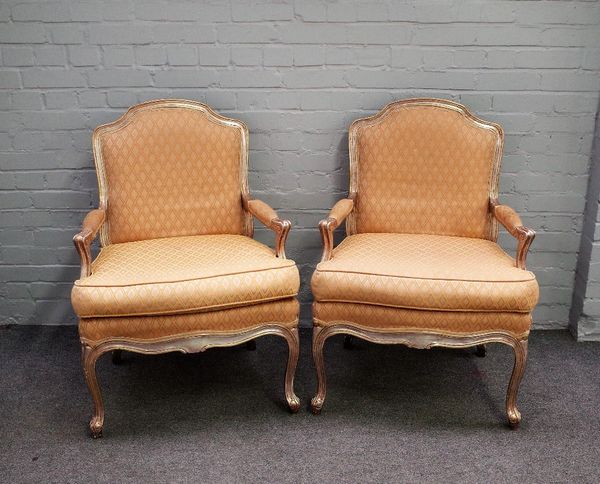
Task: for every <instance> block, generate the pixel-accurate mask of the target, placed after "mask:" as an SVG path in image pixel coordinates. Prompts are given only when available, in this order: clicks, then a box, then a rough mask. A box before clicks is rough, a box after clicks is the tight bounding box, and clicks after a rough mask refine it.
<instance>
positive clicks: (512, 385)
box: [311, 323, 527, 428]
mask: <svg viewBox="0 0 600 484" xmlns="http://www.w3.org/2000/svg"><path fill="white" fill-rule="evenodd" d="M336 334H345V335H350V336H355V337H357V338H361V339H364V340H367V341H370V342H371V343H378V344H402V345H405V346H408V347H410V348H416V349H430V348H433V347H445V348H467V347H471V346H479V345H485V344H488V343H502V344H505V345H508V346H510V347H512V348H513V351H514V354H515V362H514V367H513V372H512V375H511V378H510V382H509V385H508V390H507V394H506V414H507V418H508V422H509V425H510V426H511V427H513V428H516V427H518V426H519V424H520V422H521V413H520V412H519V410H518V409H517V393H518V390H519V385H520V383H521V379H522V378H523V373H524V371H525V362H526V360H527V338H523V339H519V338H516V337H515V336H513V335H512V334H510V333H507V332H503V331H493V332H487V333H477V334H470V335H462V334H447V333H446V334H444V333H437V332H433V331H380V330H370V329H366V328H363V327H359V326H356V325H353V324H350V323H339V324H333V325H331V326H325V327H321V326H315V327H314V328H313V358H314V362H315V367H316V370H317V380H318V383H317V394H316V395H315V396H314V397H313V399H312V400H311V409H312V411H313V413H315V414H318V413H320V412H321V409H322V408H323V404H324V402H325V397H326V393H327V388H326V374H325V360H324V355H323V350H324V345H325V341H326V340H327V339H328V338H329V337H331V336H334V335H336Z"/></svg>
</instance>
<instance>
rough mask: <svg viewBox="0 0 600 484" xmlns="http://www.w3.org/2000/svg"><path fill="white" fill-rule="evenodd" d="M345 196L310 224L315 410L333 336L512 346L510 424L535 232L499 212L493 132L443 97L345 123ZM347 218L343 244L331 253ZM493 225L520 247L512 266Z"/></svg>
mask: <svg viewBox="0 0 600 484" xmlns="http://www.w3.org/2000/svg"><path fill="white" fill-rule="evenodd" d="M349 145H350V194H351V195H350V197H349V198H348V199H344V200H341V201H339V202H338V203H337V204H336V205H335V206H334V207H333V209H332V210H331V212H330V213H329V215H328V217H327V218H326V219H325V220H322V221H321V222H320V224H319V228H320V231H321V236H322V239H323V256H322V258H321V262H320V263H319V264H318V265H317V269H316V271H315V272H314V274H313V277H312V281H311V286H312V291H313V295H314V303H313V322H314V331H313V357H314V360H315V366H316V369H317V377H318V388H317V393H316V395H315V397H314V398H313V399H312V401H311V408H312V411H313V412H314V413H319V412H320V411H321V409H322V407H323V404H324V401H325V396H326V376H325V362H324V353H323V352H324V346H325V342H326V340H327V339H328V338H329V337H330V336H333V335H335V334H345V335H346V338H350V337H358V338H362V339H365V340H368V341H371V342H375V343H388V344H404V345H407V346H410V347H414V348H421V349H428V348H432V347H434V346H446V347H450V348H464V347H469V346H476V347H477V353H478V354H479V355H480V356H483V355H485V346H484V345H485V344H487V343H503V344H506V345H509V346H511V347H512V348H513V350H514V353H515V363H514V368H513V372H512V376H511V378H510V382H509V386H508V391H507V397H506V412H507V417H508V421H509V424H510V425H511V426H512V427H517V426H518V425H519V423H520V421H521V414H520V412H519V410H518V409H517V406H516V398H517V391H518V388H519V384H520V381H521V378H522V376H523V372H524V368H525V361H526V358H527V341H528V336H529V330H530V327H531V312H532V311H533V309H534V307H535V305H536V303H537V300H538V297H539V288H538V284H537V282H536V279H535V276H534V275H533V273H531V272H529V271H527V270H526V269H525V259H526V256H527V251H528V249H529V247H530V245H531V242H532V241H533V238H534V237H535V232H534V231H533V230H531V229H528V228H526V227H524V226H523V223H522V222H521V219H520V218H519V216H518V215H517V214H516V213H515V212H514V210H512V209H511V208H510V207H507V206H505V205H499V204H498V201H497V198H498V178H499V166H500V159H501V156H502V145H503V131H502V128H501V127H500V126H498V125H496V124H493V123H488V122H485V121H483V120H481V119H478V118H476V117H475V116H473V115H472V114H471V113H470V112H469V111H468V110H467V109H466V108H465V107H464V106H462V105H460V104H457V103H454V102H451V101H446V100H441V99H410V100H405V101H399V102H395V103H392V104H389V105H388V106H387V107H385V108H384V109H383V110H382V111H380V112H379V113H378V114H376V115H374V116H372V117H369V118H364V119H359V120H357V121H355V122H354V123H352V125H351V127H350V135H349ZM344 220H345V221H346V233H347V237H346V238H345V239H344V240H343V241H342V242H341V243H340V245H339V246H337V247H335V248H334V247H333V231H334V230H335V229H336V228H337V227H338V226H339V225H340V224H341V223H342V222H343V221H344ZM498 223H500V224H502V225H503V226H504V227H505V228H506V229H507V230H508V231H509V232H510V233H511V234H512V235H513V236H514V237H515V238H516V239H517V241H518V247H517V254H516V258H515V259H514V260H513V259H511V258H510V257H509V256H508V254H506V253H505V252H504V251H503V250H502V249H501V248H500V247H499V246H498V245H497V244H496V239H497V235H498Z"/></svg>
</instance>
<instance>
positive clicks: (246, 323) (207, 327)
mask: <svg viewBox="0 0 600 484" xmlns="http://www.w3.org/2000/svg"><path fill="white" fill-rule="evenodd" d="M265 324H278V325H280V326H287V327H295V326H296V325H297V324H298V301H297V300H296V299H295V298H287V299H282V300H278V301H274V302H267V303H261V304H253V305H251V306H243V307H237V308H230V309H223V310H220V311H210V312H204V313H193V314H167V315H160V316H130V317H111V318H82V319H81V320H80V322H79V335H80V337H81V339H82V340H84V341H86V342H87V343H91V342H100V341H102V340H103V339H112V338H132V339H135V340H138V341H139V340H142V341H149V340H156V339H159V338H170V337H176V336H178V335H182V336H183V335H193V334H194V333H198V332H211V333H218V332H228V331H242V330H245V329H251V328H255V327H258V326H262V325H265Z"/></svg>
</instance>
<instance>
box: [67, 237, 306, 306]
mask: <svg viewBox="0 0 600 484" xmlns="http://www.w3.org/2000/svg"><path fill="white" fill-rule="evenodd" d="M299 284H300V280H299V275H298V269H297V268H296V265H295V263H294V261H292V260H289V259H280V258H277V257H275V255H274V253H273V251H272V250H271V249H270V248H269V247H267V246H265V245H263V244H261V243H260V242H257V241H255V240H253V239H251V238H249V237H246V236H243V235H230V234H224V235H199V236H187V237H170V238H163V239H152V240H143V241H138V242H128V243H122V244H111V245H109V246H107V247H104V248H103V249H102V250H101V252H100V254H99V255H98V257H97V258H96V260H95V261H94V262H93V265H92V275H91V276H89V277H86V278H83V279H80V280H78V281H76V282H75V286H74V287H73V291H72V294H71V300H72V304H73V308H74V309H75V312H76V313H77V314H78V315H79V317H81V318H89V317H104V316H131V315H153V314H177V313H186V312H198V311H208V310H216V309H223V308H227V307H234V306H241V305H247V304H255V303H259V302H266V301H273V300H278V299H288V298H290V297H294V296H295V295H296V294H297V293H298V288H299Z"/></svg>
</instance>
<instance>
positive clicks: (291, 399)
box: [283, 328, 300, 413]
mask: <svg viewBox="0 0 600 484" xmlns="http://www.w3.org/2000/svg"><path fill="white" fill-rule="evenodd" d="M283 336H284V338H285V339H286V341H287V342H288V363H287V368H286V370H285V399H286V400H287V404H288V407H289V408H290V411H291V412H292V413H296V412H297V411H298V410H299V409H300V399H299V398H298V397H297V396H296V394H295V393H294V375H295V374H296V365H297V364H298V356H299V355H300V337H299V336H298V328H294V329H292V330H286V331H285V332H284V334H283Z"/></svg>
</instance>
